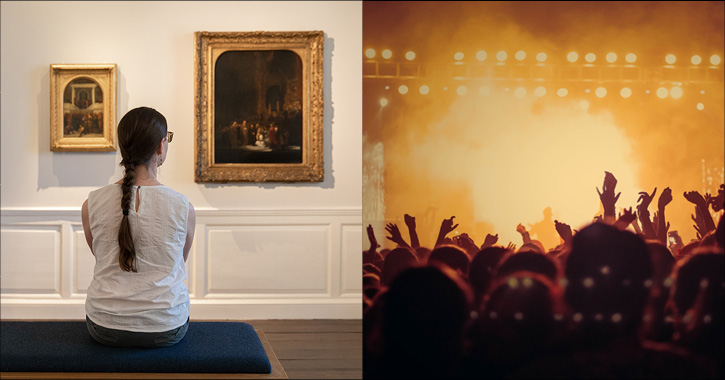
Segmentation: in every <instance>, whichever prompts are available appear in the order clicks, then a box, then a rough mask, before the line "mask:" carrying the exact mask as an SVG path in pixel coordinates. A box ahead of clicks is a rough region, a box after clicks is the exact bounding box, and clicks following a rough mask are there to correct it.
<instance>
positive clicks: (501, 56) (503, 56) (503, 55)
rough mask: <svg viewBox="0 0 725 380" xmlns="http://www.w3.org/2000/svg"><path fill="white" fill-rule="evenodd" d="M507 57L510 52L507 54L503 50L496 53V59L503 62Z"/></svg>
mask: <svg viewBox="0 0 725 380" xmlns="http://www.w3.org/2000/svg"><path fill="white" fill-rule="evenodd" d="M507 57H508V54H506V52H505V51H503V50H501V51H499V52H498V53H496V59H498V60H499V61H501V62H503V61H505V60H506V58H507Z"/></svg>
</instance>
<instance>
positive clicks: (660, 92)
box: [657, 87, 669, 99]
mask: <svg viewBox="0 0 725 380" xmlns="http://www.w3.org/2000/svg"><path fill="white" fill-rule="evenodd" d="M668 92H669V91H667V89H666V88H664V87H660V88H658V89H657V97H658V98H660V99H664V98H666V97H667V93H668Z"/></svg>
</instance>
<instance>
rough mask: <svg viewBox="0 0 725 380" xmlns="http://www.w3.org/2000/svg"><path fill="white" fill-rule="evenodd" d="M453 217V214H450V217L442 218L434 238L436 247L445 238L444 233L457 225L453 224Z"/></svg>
mask: <svg viewBox="0 0 725 380" xmlns="http://www.w3.org/2000/svg"><path fill="white" fill-rule="evenodd" d="M453 218H455V216H451V218H450V219H443V221H442V222H441V229H440V230H439V231H438V238H437V239H436V245H435V246H436V247H437V246H439V245H441V244H443V243H444V241H445V239H446V235H448V234H449V233H451V232H452V231H453V230H455V229H456V227H458V224H456V225H455V226H454V225H453Z"/></svg>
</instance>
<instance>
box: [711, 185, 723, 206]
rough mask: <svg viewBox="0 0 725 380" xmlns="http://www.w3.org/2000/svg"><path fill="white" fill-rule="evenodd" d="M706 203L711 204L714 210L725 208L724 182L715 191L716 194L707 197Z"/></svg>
mask: <svg viewBox="0 0 725 380" xmlns="http://www.w3.org/2000/svg"><path fill="white" fill-rule="evenodd" d="M707 203H708V204H709V205H710V206H712V209H713V211H715V212H718V211H720V210H722V209H723V208H725V184H723V185H720V189H719V190H718V191H717V196H716V197H712V198H710V199H708V200H707Z"/></svg>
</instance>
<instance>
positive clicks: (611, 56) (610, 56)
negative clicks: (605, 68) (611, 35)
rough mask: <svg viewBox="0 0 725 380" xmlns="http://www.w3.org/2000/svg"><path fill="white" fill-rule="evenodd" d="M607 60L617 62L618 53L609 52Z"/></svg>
mask: <svg viewBox="0 0 725 380" xmlns="http://www.w3.org/2000/svg"><path fill="white" fill-rule="evenodd" d="M607 62H609V63H614V62H617V54H616V53H609V54H607Z"/></svg>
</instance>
